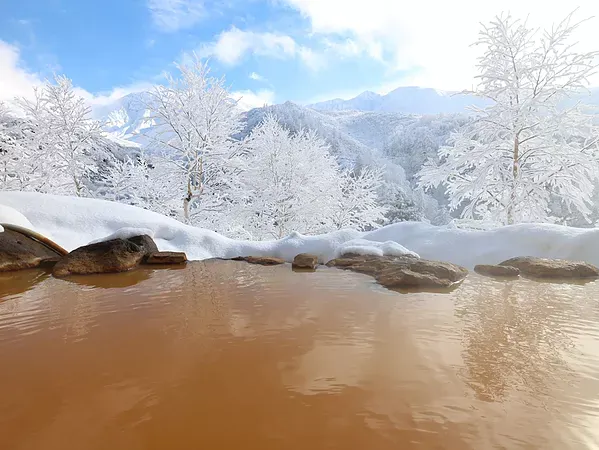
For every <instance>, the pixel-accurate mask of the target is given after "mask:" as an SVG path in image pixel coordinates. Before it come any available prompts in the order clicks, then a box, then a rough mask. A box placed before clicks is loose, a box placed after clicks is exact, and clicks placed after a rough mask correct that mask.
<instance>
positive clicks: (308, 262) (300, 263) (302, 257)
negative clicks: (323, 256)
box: [291, 253, 318, 270]
mask: <svg viewBox="0 0 599 450" xmlns="http://www.w3.org/2000/svg"><path fill="white" fill-rule="evenodd" d="M317 265H318V256H316V255H310V254H309V253H300V254H299V255H297V256H296V257H295V258H294V259H293V264H292V265H291V266H292V267H293V268H294V269H308V270H314V269H316V266H317Z"/></svg>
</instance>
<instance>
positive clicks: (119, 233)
mask: <svg viewBox="0 0 599 450" xmlns="http://www.w3.org/2000/svg"><path fill="white" fill-rule="evenodd" d="M143 235H146V236H150V237H151V238H153V237H154V230H151V229H150V228H133V227H125V228H119V229H118V230H116V231H115V232H114V233H112V234H109V235H108V236H104V237H101V238H99V239H94V240H93V241H91V242H89V243H90V244H96V243H98V242H104V241H110V240H112V239H129V238H132V237H135V236H143Z"/></svg>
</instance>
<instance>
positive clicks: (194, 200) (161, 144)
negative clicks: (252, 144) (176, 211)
mask: <svg viewBox="0 0 599 450" xmlns="http://www.w3.org/2000/svg"><path fill="white" fill-rule="evenodd" d="M177 68H178V70H179V72H180V77H178V78H176V77H174V76H172V75H168V76H167V81H168V85H167V86H156V87H155V88H154V89H153V90H152V91H151V92H150V95H149V100H148V101H147V102H146V105H145V106H146V107H147V108H148V109H149V110H150V112H151V117H150V118H151V119H153V120H154V121H155V123H156V126H155V127H154V129H153V132H152V134H151V135H149V136H147V137H148V139H149V140H150V146H151V147H152V149H153V150H158V151H160V152H161V153H162V155H163V157H164V158H165V159H166V161H168V162H169V163H170V164H171V166H172V168H173V174H172V175H173V176H177V177H182V183H181V186H182V189H181V190H180V191H177V192H173V195H174V196H178V197H179V199H180V202H181V205H182V218H183V220H184V221H186V222H188V223H196V224H204V222H205V221H206V220H210V219H211V218H213V217H215V216H218V215H222V214H223V213H224V211H225V210H226V209H227V208H229V203H230V201H231V195H232V194H231V192H232V191H234V190H235V188H236V185H235V183H236V174H237V173H238V171H239V169H240V168H239V166H238V164H239V162H240V159H239V158H238V156H239V155H238V151H239V146H238V143H237V142H236V141H235V140H234V139H233V138H232V136H233V135H235V134H236V133H238V132H239V131H240V130H241V120H240V114H239V111H238V110H237V105H236V102H235V101H234V100H233V99H232V98H231V96H230V94H229V92H228V91H227V89H226V87H225V84H224V83H225V82H224V79H222V78H214V77H212V76H210V70H209V68H208V66H207V65H206V64H205V63H203V62H202V61H201V60H200V59H199V58H198V57H197V56H194V59H193V60H192V61H191V62H189V63H185V64H180V65H178V66H177Z"/></svg>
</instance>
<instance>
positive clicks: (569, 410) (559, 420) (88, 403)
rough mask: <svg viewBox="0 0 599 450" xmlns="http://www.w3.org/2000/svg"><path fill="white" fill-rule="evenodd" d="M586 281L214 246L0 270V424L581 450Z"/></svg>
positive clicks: (588, 305) (590, 376)
mask: <svg viewBox="0 0 599 450" xmlns="http://www.w3.org/2000/svg"><path fill="white" fill-rule="evenodd" d="M3 283H4V284H3ZM2 286H4V287H2ZM597 294H599V286H598V284H597V283H589V284H585V285H572V284H569V285H568V284H551V283H537V282H533V281H530V280H525V279H519V280H513V281H499V280H493V279H489V278H482V277H479V276H475V275H473V276H471V277H469V278H468V279H466V281H465V282H464V283H463V284H462V285H461V286H460V287H459V288H457V289H456V290H454V291H452V292H450V293H446V294H436V293H408V294H399V293H395V292H391V291H388V290H385V289H383V288H381V287H380V286H377V285H376V284H375V283H374V282H373V280H372V279H371V278H370V277H368V276H365V275H359V274H354V273H351V272H344V271H339V270H335V269H329V268H319V270H317V271H316V272H314V273H302V272H299V273H297V272H292V271H291V269H290V267H289V265H283V266H277V267H260V266H251V265H249V264H245V263H242V262H228V261H211V262H203V263H192V264H189V265H188V266H187V267H186V268H184V269H180V270H149V269H143V270H137V271H134V272H129V273H126V274H118V275H106V276H95V277H73V278H70V279H67V280H57V279H53V278H48V277H47V275H45V274H43V273H41V272H36V271H30V272H22V273H18V274H17V273H15V274H11V275H9V276H6V275H0V360H2V361H3V368H8V370H6V369H3V370H2V371H0V398H1V399H2V403H0V436H2V440H3V444H4V446H5V447H6V448H15V449H26V448H27V449H35V448H44V449H45V450H47V449H64V448H86V449H96V448H97V449H102V448H146V449H158V448H169V449H178V448H196V447H197V448H199V447H201V446H202V445H205V444H206V442H219V447H222V448H238V447H239V448H241V447H243V448H249V447H251V448H261V449H265V450H269V449H273V450H274V449H279V448H287V449H300V448H301V449H305V448H311V449H319V448H340V449H341V448H343V449H346V448H378V449H386V448H389V449H396V448H448V449H464V448H473V449H486V448H539V449H541V448H542V449H560V450H561V449H569V448H571V449H580V448H583V449H584V448H589V449H590V448H595V447H596V446H597V445H599V444H598V433H599V328H598V327H597V326H596V324H597V322H598V319H599V307H598V305H597V302H596V301H595V299H596V298H599V295H597ZM3 448H4V447H3Z"/></svg>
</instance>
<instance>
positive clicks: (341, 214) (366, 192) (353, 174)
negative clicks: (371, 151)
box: [330, 167, 387, 230]
mask: <svg viewBox="0 0 599 450" xmlns="http://www.w3.org/2000/svg"><path fill="white" fill-rule="evenodd" d="M382 184H383V169H381V168H373V167H364V168H362V169H361V170H360V171H355V170H353V169H345V170H343V171H341V173H340V174H339V188H340V189H339V191H338V192H337V201H336V204H335V205H332V207H331V208H330V209H331V220H332V222H333V226H334V227H335V228H337V229H339V230H340V229H343V228H354V229H358V230H366V229H371V228H377V227H379V226H380V224H381V223H382V222H383V221H384V220H385V215H384V214H385V212H386V211H387V208H386V207H385V206H383V205H382V204H380V203H379V192H378V191H379V189H380V187H381V185H382Z"/></svg>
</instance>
